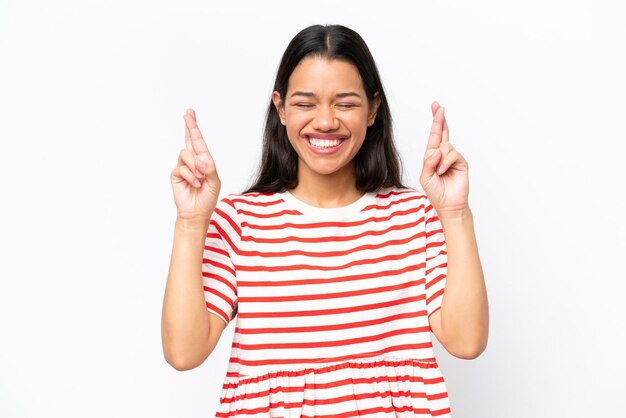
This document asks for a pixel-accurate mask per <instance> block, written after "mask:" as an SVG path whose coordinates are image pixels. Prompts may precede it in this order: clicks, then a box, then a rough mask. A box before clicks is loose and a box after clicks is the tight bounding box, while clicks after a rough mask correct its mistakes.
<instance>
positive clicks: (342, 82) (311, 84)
mask: <svg viewBox="0 0 626 418" xmlns="http://www.w3.org/2000/svg"><path fill="white" fill-rule="evenodd" d="M295 90H303V91H310V92H313V93H316V94H317V95H323V94H326V93H327V94H333V95H334V94H335V93H337V92H344V91H356V92H359V93H361V94H362V95H365V91H364V88H363V82H362V80H361V76H360V74H359V71H358V70H357V68H356V67H355V66H354V64H352V63H350V62H348V61H344V60H337V59H332V60H329V59H327V58H321V57H306V58H304V59H302V61H300V62H299V63H298V65H296V68H294V70H293V72H292V73H291V76H290V77H289V86H288V89H287V91H288V92H289V91H295Z"/></svg>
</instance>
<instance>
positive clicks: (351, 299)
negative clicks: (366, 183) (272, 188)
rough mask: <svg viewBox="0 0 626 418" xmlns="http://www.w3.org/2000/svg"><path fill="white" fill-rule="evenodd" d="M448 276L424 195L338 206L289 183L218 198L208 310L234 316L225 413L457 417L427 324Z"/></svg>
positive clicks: (206, 275)
mask: <svg viewBox="0 0 626 418" xmlns="http://www.w3.org/2000/svg"><path fill="white" fill-rule="evenodd" d="M446 273H447V253H446V243H445V239H444V234H443V229H442V226H441V223H440V222H439V218H438V217H437V213H436V211H435V209H434V208H433V206H432V205H431V203H430V201H429V199H428V197H427V196H426V194H425V193H424V192H421V191H418V190H416V189H411V188H407V189H402V188H396V187H387V188H382V189H379V190H378V191H377V192H372V193H366V194H364V195H363V196H362V197H361V198H359V199H358V200H357V201H355V202H353V203H351V204H349V205H347V206H343V207H338V208H319V207H316V206H312V205H309V204H307V203H305V202H303V201H301V200H299V199H298V198H296V197H295V196H294V195H293V194H291V193H290V192H289V191H286V192H283V193H245V194H229V195H227V196H225V197H223V198H221V199H220V200H218V203H217V206H216V208H215V211H214V212H213V215H212V217H211V222H210V226H209V229H208V231H207V235H206V242H205V247H204V256H203V263H202V276H203V278H202V280H203V284H204V295H205V300H206V306H207V310H208V311H209V312H212V313H213V314H215V315H217V316H218V317H220V318H221V319H222V320H223V321H224V322H225V323H226V324H227V325H228V324H229V323H230V321H231V320H233V319H234V320H235V330H234V336H233V341H232V346H231V355H230V360H229V365H228V369H227V372H226V376H225V377H224V383H223V387H222V393H221V396H220V404H219V407H218V410H217V413H216V416H217V417H248V418H260V417H283V418H288V417H318V418H322V417H329V418H330V417H356V416H361V417H428V416H440V417H449V416H450V404H449V400H448V394H447V390H446V385H445V382H444V379H443V376H442V374H441V372H440V369H439V366H438V364H437V362H436V360H435V356H434V353H433V346H432V340H431V332H430V327H429V323H428V318H429V316H430V315H431V314H432V313H433V312H435V311H436V310H437V309H439V308H440V306H441V302H442V299H443V294H444V285H445V280H446Z"/></svg>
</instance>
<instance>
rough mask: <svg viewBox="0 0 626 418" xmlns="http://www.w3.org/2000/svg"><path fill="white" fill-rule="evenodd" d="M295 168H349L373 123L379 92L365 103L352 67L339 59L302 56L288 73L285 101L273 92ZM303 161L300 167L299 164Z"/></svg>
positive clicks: (319, 170)
mask: <svg viewBox="0 0 626 418" xmlns="http://www.w3.org/2000/svg"><path fill="white" fill-rule="evenodd" d="M272 100H273V102H274V105H275V106H276V108H277V110H278V114H279V116H280V120H281V123H282V124H283V125H285V127H286V129H287V136H288V137H289V142H290V143H291V145H292V146H293V148H294V150H295V151H296V153H297V154H298V156H299V162H298V164H299V168H298V170H299V171H301V170H302V169H308V170H312V171H314V172H316V173H318V174H332V173H336V172H339V170H342V169H343V170H346V172H348V171H347V170H351V173H354V163H353V161H352V160H353V158H354V156H355V155H356V154H357V152H358V151H359V149H360V148H361V145H362V144H363V140H364V139H365V133H366V131H367V127H368V126H371V125H372V124H373V123H374V120H375V118H376V110H377V108H378V103H379V97H378V92H377V93H376V94H375V97H374V101H373V103H369V102H368V100H367V96H366V94H365V90H364V88H363V82H362V81H361V76H360V75H359V72H358V70H357V69H356V67H355V66H354V65H353V64H351V63H349V62H347V61H342V60H328V59H326V58H320V57H307V58H304V59H303V60H302V61H301V62H300V63H299V64H298V65H297V66H296V68H295V69H294V71H293V72H292V73H291V76H290V77H289V86H288V90H287V94H286V97H285V98H284V101H283V102H281V97H280V94H279V93H278V92H276V91H275V92H274V93H273V95H272ZM303 164H305V166H303Z"/></svg>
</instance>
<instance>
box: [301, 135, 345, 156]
mask: <svg viewBox="0 0 626 418" xmlns="http://www.w3.org/2000/svg"><path fill="white" fill-rule="evenodd" d="M308 137H311V138H315V139H343V141H341V144H339V145H337V146H336V147H332V148H316V147H314V146H313V145H311V144H310V143H309V141H308V139H307V138H308ZM302 140H303V141H304V143H305V144H306V146H307V147H309V149H310V150H311V152H312V153H314V154H317V155H331V154H335V153H337V152H339V151H340V150H341V149H342V148H343V147H344V145H345V144H346V142H349V141H348V139H347V137H345V136H343V135H333V134H326V135H319V134H311V135H305V136H304V137H303V138H302Z"/></svg>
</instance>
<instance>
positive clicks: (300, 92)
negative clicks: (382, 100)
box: [290, 91, 361, 99]
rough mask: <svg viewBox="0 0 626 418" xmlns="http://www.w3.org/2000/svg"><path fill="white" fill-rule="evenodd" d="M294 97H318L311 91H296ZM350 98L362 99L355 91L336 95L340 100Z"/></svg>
mask: <svg viewBox="0 0 626 418" xmlns="http://www.w3.org/2000/svg"><path fill="white" fill-rule="evenodd" d="M293 96H304V97H316V96H315V93H311V92H309V91H294V92H293V94H292V95H291V96H290V97H293ZM349 96H355V97H358V98H359V99H360V98H361V96H360V95H359V94H358V93H355V92H353V91H347V92H344V93H337V94H336V95H335V97H339V98H343V97H349Z"/></svg>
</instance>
